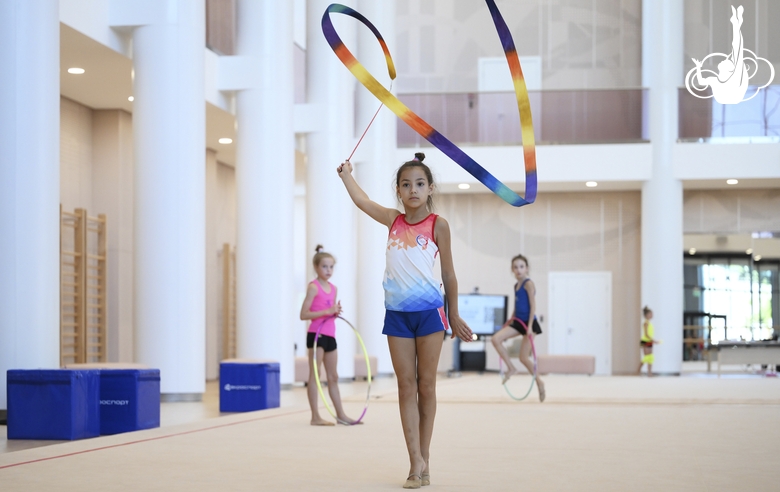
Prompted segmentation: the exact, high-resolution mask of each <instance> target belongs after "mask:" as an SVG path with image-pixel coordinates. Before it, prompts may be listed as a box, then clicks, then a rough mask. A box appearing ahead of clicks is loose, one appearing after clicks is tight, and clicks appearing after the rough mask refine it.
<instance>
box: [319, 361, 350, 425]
mask: <svg viewBox="0 0 780 492" xmlns="http://www.w3.org/2000/svg"><path fill="white" fill-rule="evenodd" d="M323 358H324V360H325V370H326V371H327V372H328V394H330V400H331V401H332V402H333V406H334V407H335V409H336V418H338V419H339V422H342V423H347V424H351V423H353V422H354V420H353V419H351V418H349V417H347V414H345V413H344V407H343V406H342V405H341V392H340V391H339V372H338V362H339V356H338V350H332V351H330V352H325V356H324V357H323Z"/></svg>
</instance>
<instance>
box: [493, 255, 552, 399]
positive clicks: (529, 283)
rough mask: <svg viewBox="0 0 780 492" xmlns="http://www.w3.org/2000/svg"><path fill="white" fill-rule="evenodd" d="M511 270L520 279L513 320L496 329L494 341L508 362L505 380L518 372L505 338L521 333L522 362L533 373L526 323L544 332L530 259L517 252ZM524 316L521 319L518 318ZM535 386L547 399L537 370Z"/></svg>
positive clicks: (537, 333) (537, 331) (500, 353)
mask: <svg viewBox="0 0 780 492" xmlns="http://www.w3.org/2000/svg"><path fill="white" fill-rule="evenodd" d="M512 273H513V274H514V276H515V279H516V280H517V283H515V309H514V312H513V313H512V318H517V319H513V320H512V322H511V323H510V324H509V326H505V327H503V328H501V329H500V330H499V331H497V332H496V333H495V334H494V335H493V337H492V339H491V341H492V343H493V347H495V348H496V352H498V355H499V356H500V357H501V359H502V360H503V361H504V363H505V364H506V366H507V371H506V373H505V374H504V381H503V382H504V383H506V382H507V381H508V380H509V378H511V377H512V376H514V375H515V374H517V368H516V367H515V365H514V364H512V359H510V358H509V352H507V350H506V347H504V341H505V340H508V339H510V338H514V337H516V336H522V337H523V341H522V343H521V344H520V363H521V364H523V365H524V366H525V367H526V369H528V373H529V374H533V373H534V365H533V362H531V359H530V358H529V355H530V354H531V343H530V341H529V340H528V336H527V335H528V333H527V330H526V326H531V327H532V330H533V332H534V335H540V334H541V333H542V327H541V326H539V321H537V320H536V286H535V285H534V282H533V280H531V279H530V278H528V259H527V258H526V257H525V256H523V255H517V256H515V257H514V258H512ZM518 319H520V320H523V323H525V325H523V324H522V323H520V322H518V321H517V320H518ZM536 387H537V388H538V390H539V401H542V402H543V401H544V399H545V397H546V393H545V391H544V382H543V381H542V379H541V378H540V377H539V375H538V374H537V376H536Z"/></svg>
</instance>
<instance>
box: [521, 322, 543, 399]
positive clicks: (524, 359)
mask: <svg viewBox="0 0 780 492" xmlns="http://www.w3.org/2000/svg"><path fill="white" fill-rule="evenodd" d="M530 355H531V341H530V340H528V335H526V336H524V337H523V341H522V343H521V344H520V363H521V364H523V365H524V366H525V368H526V369H528V374H533V373H534V363H533V361H532V360H531V357H530ZM536 388H537V389H538V390H539V399H540V400H542V401H544V398H545V391H544V382H543V381H542V378H540V377H539V375H538V374H537V375H536Z"/></svg>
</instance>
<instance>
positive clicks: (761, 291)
mask: <svg viewBox="0 0 780 492" xmlns="http://www.w3.org/2000/svg"><path fill="white" fill-rule="evenodd" d="M684 265H685V266H684V268H685V311H686V312H701V313H709V314H712V315H719V316H725V317H726V318H725V323H724V322H723V320H722V318H719V319H717V320H716V321H713V323H712V325H713V329H712V334H711V341H712V342H713V343H717V342H719V341H721V340H725V339H729V340H739V339H742V340H766V339H769V338H772V337H773V336H774V335H775V333H777V331H780V292H779V291H780V289H779V288H778V272H779V270H780V268H779V267H780V261H760V262H754V261H752V259H750V257H748V256H747V255H739V256H737V255H734V256H715V255H711V256H708V255H699V254H697V255H696V256H686V258H685V263H684Z"/></svg>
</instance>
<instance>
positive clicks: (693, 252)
mask: <svg viewBox="0 0 780 492" xmlns="http://www.w3.org/2000/svg"><path fill="white" fill-rule="evenodd" d="M688 254H689V255H695V254H696V248H691V249H689V250H688Z"/></svg>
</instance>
